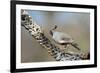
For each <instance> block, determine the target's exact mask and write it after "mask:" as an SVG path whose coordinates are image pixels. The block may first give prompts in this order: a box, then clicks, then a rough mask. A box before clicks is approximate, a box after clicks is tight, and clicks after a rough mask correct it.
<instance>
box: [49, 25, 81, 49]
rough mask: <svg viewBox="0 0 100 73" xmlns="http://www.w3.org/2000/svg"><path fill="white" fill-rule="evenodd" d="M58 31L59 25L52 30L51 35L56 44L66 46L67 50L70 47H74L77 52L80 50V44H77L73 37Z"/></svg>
mask: <svg viewBox="0 0 100 73" xmlns="http://www.w3.org/2000/svg"><path fill="white" fill-rule="evenodd" d="M56 29H57V25H55V27H54V28H53V29H51V30H50V34H51V36H52V38H53V40H54V41H55V42H56V43H58V44H60V45H64V46H65V48H67V47H68V45H72V46H73V47H75V48H76V49H77V50H80V48H79V47H78V44H77V43H75V41H74V40H73V38H72V37H71V36H69V35H68V34H66V33H63V32H59V31H56Z"/></svg>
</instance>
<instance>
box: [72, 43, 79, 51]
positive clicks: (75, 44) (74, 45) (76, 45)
mask: <svg viewBox="0 0 100 73" xmlns="http://www.w3.org/2000/svg"><path fill="white" fill-rule="evenodd" d="M71 45H72V46H73V47H75V48H76V49H77V50H81V49H80V48H79V47H78V44H77V43H71Z"/></svg>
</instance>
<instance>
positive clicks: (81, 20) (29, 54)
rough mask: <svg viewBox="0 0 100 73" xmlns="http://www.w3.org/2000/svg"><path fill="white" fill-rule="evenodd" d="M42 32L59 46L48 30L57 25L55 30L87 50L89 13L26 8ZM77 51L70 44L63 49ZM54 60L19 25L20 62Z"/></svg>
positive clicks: (83, 49) (88, 44) (88, 43)
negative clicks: (66, 35)
mask: <svg viewBox="0 0 100 73" xmlns="http://www.w3.org/2000/svg"><path fill="white" fill-rule="evenodd" d="M26 11H27V12H28V13H29V15H30V16H31V17H32V18H33V21H35V22H36V23H37V24H38V25H39V26H40V27H41V29H42V31H43V32H44V34H45V36H47V37H48V39H50V40H51V41H52V43H53V44H55V45H57V46H58V47H60V48H63V46H61V45H58V44H57V43H55V42H54V40H53V39H52V36H51V35H50V34H49V31H50V30H51V29H52V28H53V27H54V25H57V26H58V28H57V29H56V30H57V31H60V32H63V33H66V34H69V35H70V36H71V37H72V38H73V39H74V40H75V42H76V43H78V44H79V47H80V48H81V50H82V52H84V53H87V52H89V50H90V49H89V48H90V14H89V13H82V12H81V13H79V12H78V13H75V12H60V11H59V12H56V11H34V10H26ZM65 51H66V52H67V51H73V52H78V51H77V50H76V49H75V48H73V47H72V46H70V47H69V49H66V50H65ZM46 61H55V59H54V58H53V57H52V56H50V55H49V53H48V52H47V50H46V49H45V48H43V47H42V46H41V45H40V44H39V43H38V42H37V41H36V40H35V39H34V38H33V37H32V36H31V35H30V34H29V33H28V31H27V30H26V29H25V28H24V27H21V62H22V63H26V62H46Z"/></svg>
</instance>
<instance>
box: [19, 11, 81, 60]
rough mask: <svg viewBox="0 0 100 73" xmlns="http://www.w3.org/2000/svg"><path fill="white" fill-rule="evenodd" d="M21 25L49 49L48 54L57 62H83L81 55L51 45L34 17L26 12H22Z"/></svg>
mask: <svg viewBox="0 0 100 73" xmlns="http://www.w3.org/2000/svg"><path fill="white" fill-rule="evenodd" d="M21 25H22V26H24V27H25V28H26V29H27V30H28V31H29V33H30V34H31V35H32V36H33V37H34V38H35V39H36V40H37V41H38V42H39V44H41V46H43V47H44V48H46V49H47V51H48V53H49V54H50V55H51V56H53V57H54V58H55V60H56V61H67V60H82V57H81V55H80V54H74V53H65V52H63V51H61V50H60V48H59V47H57V46H55V45H54V44H52V43H51V41H50V40H49V39H48V38H47V37H46V36H45V35H44V34H43V32H42V30H41V28H40V26H39V25H37V24H36V23H35V22H33V20H32V17H31V16H30V15H28V13H27V12H26V11H25V10H22V12H21Z"/></svg>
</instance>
